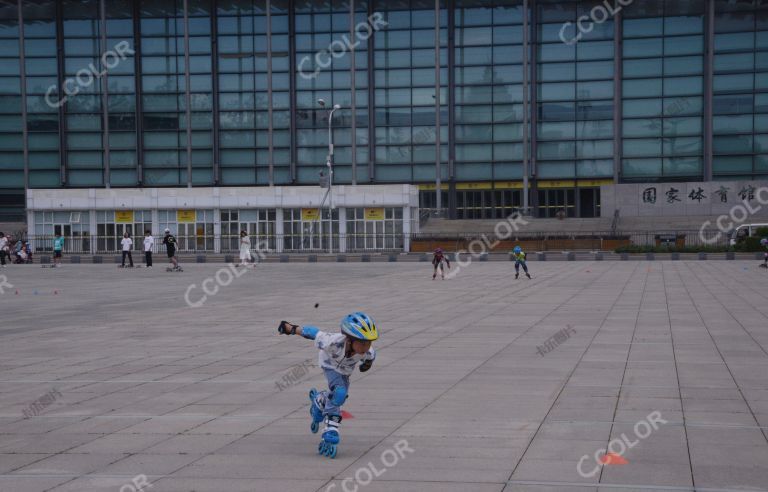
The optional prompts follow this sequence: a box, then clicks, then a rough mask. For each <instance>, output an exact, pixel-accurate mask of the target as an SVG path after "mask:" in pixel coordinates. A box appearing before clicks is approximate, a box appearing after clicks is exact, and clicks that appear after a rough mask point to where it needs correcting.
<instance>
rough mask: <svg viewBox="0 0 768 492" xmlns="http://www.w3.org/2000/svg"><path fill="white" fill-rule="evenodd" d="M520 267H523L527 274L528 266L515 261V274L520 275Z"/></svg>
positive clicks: (522, 262) (523, 262)
mask: <svg viewBox="0 0 768 492" xmlns="http://www.w3.org/2000/svg"><path fill="white" fill-rule="evenodd" d="M520 265H523V271H524V272H525V273H528V265H526V264H525V261H520V260H515V273H520Z"/></svg>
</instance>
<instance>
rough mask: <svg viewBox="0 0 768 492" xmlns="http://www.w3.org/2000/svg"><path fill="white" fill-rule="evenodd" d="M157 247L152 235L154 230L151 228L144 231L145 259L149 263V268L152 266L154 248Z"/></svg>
mask: <svg viewBox="0 0 768 492" xmlns="http://www.w3.org/2000/svg"><path fill="white" fill-rule="evenodd" d="M154 247H155V238H153V237H152V232H151V231H149V230H146V231H144V261H145V262H146V264H147V268H152V248H154Z"/></svg>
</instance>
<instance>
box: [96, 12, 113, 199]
mask: <svg viewBox="0 0 768 492" xmlns="http://www.w3.org/2000/svg"><path fill="white" fill-rule="evenodd" d="M99 13H100V14H101V15H100V16H99V17H100V19H99V30H100V31H101V53H102V54H103V53H105V52H106V50H107V4H106V0H100V1H99ZM99 62H100V63H101V70H102V74H103V75H102V76H101V115H102V117H101V145H102V146H103V147H104V161H103V166H104V186H105V187H106V188H107V189H108V188H109V187H110V185H111V177H110V176H111V174H110V166H109V84H108V83H107V80H108V77H109V73H108V71H107V67H106V64H105V63H104V56H103V55H102V56H100V57H99Z"/></svg>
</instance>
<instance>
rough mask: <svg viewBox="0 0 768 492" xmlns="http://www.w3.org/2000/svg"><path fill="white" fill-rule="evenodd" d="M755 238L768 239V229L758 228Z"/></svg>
mask: <svg viewBox="0 0 768 492" xmlns="http://www.w3.org/2000/svg"><path fill="white" fill-rule="evenodd" d="M755 237H759V238H760V239H762V238H764V237H768V227H758V228H757V230H756V231H755Z"/></svg>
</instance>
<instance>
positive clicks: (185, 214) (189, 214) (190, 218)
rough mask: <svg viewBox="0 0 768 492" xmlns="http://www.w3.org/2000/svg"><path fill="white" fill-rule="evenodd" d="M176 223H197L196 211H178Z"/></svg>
mask: <svg viewBox="0 0 768 492" xmlns="http://www.w3.org/2000/svg"><path fill="white" fill-rule="evenodd" d="M176 222H178V223H179V224H192V223H194V222H195V211H194V210H177V211H176Z"/></svg>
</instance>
